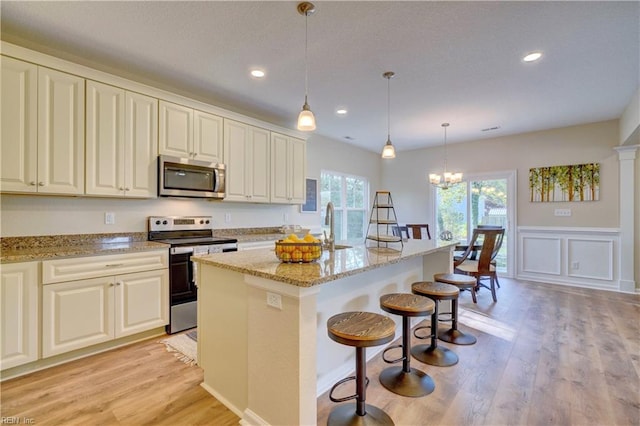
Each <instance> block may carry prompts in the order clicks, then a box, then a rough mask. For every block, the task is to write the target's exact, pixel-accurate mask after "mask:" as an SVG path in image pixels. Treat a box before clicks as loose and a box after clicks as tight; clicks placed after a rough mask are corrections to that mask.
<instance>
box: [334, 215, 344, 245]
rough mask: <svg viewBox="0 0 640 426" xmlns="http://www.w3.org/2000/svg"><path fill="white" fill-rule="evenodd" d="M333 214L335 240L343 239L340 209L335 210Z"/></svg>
mask: <svg viewBox="0 0 640 426" xmlns="http://www.w3.org/2000/svg"><path fill="white" fill-rule="evenodd" d="M335 214H336V223H335V225H336V227H335V230H334V233H335V238H336V241H339V240H344V237H343V236H342V210H337V209H336V210H335Z"/></svg>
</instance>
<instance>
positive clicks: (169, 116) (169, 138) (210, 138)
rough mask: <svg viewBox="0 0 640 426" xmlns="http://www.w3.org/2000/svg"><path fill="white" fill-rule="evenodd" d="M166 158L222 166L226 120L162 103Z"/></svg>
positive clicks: (161, 137)
mask: <svg viewBox="0 0 640 426" xmlns="http://www.w3.org/2000/svg"><path fill="white" fill-rule="evenodd" d="M159 137H160V143H159V146H160V148H159V151H160V154H162V155H171V156H174V157H180V158H190V159H193V160H200V161H209V162H213V163H220V162H222V147H223V141H222V117H218V116H216V115H213V114H208V113H206V112H202V111H197V110H194V109H191V108H187V107H184V106H182V105H177V104H174V103H171V102H166V101H160V132H159Z"/></svg>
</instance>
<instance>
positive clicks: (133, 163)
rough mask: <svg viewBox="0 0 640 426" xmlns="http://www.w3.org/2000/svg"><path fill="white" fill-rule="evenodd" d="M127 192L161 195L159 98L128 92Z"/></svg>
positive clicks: (142, 194) (126, 113) (140, 196)
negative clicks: (159, 188) (159, 189)
mask: <svg viewBox="0 0 640 426" xmlns="http://www.w3.org/2000/svg"><path fill="white" fill-rule="evenodd" d="M125 99H126V101H125V103H126V107H125V144H124V146H125V156H124V175H125V194H126V196H127V197H138V198H155V197H157V196H158V187H157V185H158V184H157V176H158V100H157V99H154V98H150V97H149V96H144V95H140V94H138V93H131V92H127V93H126V98H125Z"/></svg>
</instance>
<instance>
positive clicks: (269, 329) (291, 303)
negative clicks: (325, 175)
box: [193, 240, 456, 425]
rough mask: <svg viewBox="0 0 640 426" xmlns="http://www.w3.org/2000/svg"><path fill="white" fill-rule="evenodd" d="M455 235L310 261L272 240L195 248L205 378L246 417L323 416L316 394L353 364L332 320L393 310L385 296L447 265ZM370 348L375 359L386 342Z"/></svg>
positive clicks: (270, 420)
mask: <svg viewBox="0 0 640 426" xmlns="http://www.w3.org/2000/svg"><path fill="white" fill-rule="evenodd" d="M455 244H456V243H455V242H443V241H436V240H410V241H407V242H405V243H404V244H403V245H402V246H401V245H400V244H396V246H397V248H396V247H394V248H393V249H390V248H378V247H366V246H365V245H364V244H361V245H354V246H352V247H349V248H345V249H341V250H336V251H334V252H329V251H325V252H324V253H323V254H322V257H321V258H320V259H318V260H317V261H316V262H311V263H281V262H280V261H278V259H277V258H276V256H275V253H274V251H273V250H272V249H259V250H250V251H240V252H236V253H226V254H224V255H222V254H210V255H204V256H199V257H194V258H193V259H194V260H195V261H196V262H197V264H198V268H197V269H198V270H197V283H198V293H199V295H198V364H199V365H200V366H201V367H202V369H203V370H204V381H203V383H202V386H203V387H204V388H205V389H206V390H207V391H208V392H209V393H211V394H212V395H214V396H215V397H216V398H217V399H218V400H219V401H220V402H222V403H223V404H224V405H226V406H227V407H229V408H230V409H231V410H232V411H234V412H235V413H236V414H237V415H238V416H239V417H241V419H242V420H241V423H242V424H245V425H264V424H272V425H315V424H316V420H317V398H318V396H319V395H321V394H322V393H324V392H325V391H326V390H328V389H329V388H330V387H331V386H332V385H333V383H335V382H336V381H338V380H339V379H341V378H343V377H345V376H347V375H349V373H350V372H351V371H353V366H354V361H353V356H354V355H353V351H352V350H350V348H347V347H344V346H343V345H337V344H335V342H333V341H331V340H330V339H329V337H328V335H327V330H326V322H327V319H328V318H330V317H331V316H332V315H334V314H337V313H341V312H347V311H369V312H377V313H382V314H385V312H384V311H382V310H381V309H380V306H379V298H380V296H381V295H383V294H387V293H393V292H411V283H413V282H415V281H421V280H429V281H430V280H432V277H433V274H434V273H439V272H449V271H450V270H451V265H452V253H453V248H454V247H455ZM394 320H395V319H394ZM399 331H400V323H399V322H397V331H396V336H399V335H400V334H399ZM371 349H372V350H370V351H369V352H367V357H368V359H371V358H372V357H373V356H375V355H376V354H377V353H378V352H379V351H381V350H382V349H384V347H380V348H375V349H377V351H376V350H375V349H374V348H371Z"/></svg>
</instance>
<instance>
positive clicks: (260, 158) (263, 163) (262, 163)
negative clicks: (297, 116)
mask: <svg viewBox="0 0 640 426" xmlns="http://www.w3.org/2000/svg"><path fill="white" fill-rule="evenodd" d="M249 146H250V152H251V155H250V156H249V157H248V159H249V160H250V161H251V163H250V164H247V166H246V167H247V168H248V169H249V170H250V171H251V175H250V176H249V178H250V179H251V194H249V200H250V201H252V202H261V203H268V202H269V201H270V197H269V194H270V192H271V191H270V187H271V182H270V181H269V168H270V155H269V153H270V152H271V149H270V147H271V140H270V133H269V131H268V130H264V129H260V128H258V127H253V126H250V128H249Z"/></svg>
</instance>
